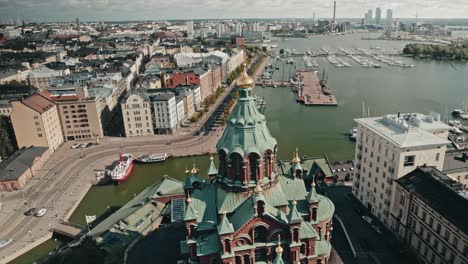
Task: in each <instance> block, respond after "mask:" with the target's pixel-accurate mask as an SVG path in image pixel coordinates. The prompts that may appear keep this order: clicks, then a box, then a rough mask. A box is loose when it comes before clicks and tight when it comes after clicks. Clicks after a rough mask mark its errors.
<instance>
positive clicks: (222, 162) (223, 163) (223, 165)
mask: <svg viewBox="0 0 468 264" xmlns="http://www.w3.org/2000/svg"><path fill="white" fill-rule="evenodd" d="M219 171H220V172H221V175H222V176H224V177H227V176H228V166H227V157H226V152H224V150H220V151H219Z"/></svg>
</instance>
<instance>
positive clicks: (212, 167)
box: [208, 160, 218, 176]
mask: <svg viewBox="0 0 468 264" xmlns="http://www.w3.org/2000/svg"><path fill="white" fill-rule="evenodd" d="M212 175H218V169H216V166H215V164H214V161H213V160H211V162H210V167H209V168H208V176H212Z"/></svg>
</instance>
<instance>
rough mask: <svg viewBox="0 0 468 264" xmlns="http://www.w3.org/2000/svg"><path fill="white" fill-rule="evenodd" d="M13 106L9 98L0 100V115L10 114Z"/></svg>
mask: <svg viewBox="0 0 468 264" xmlns="http://www.w3.org/2000/svg"><path fill="white" fill-rule="evenodd" d="M12 111H13V108H12V107H11V103H10V101H9V100H0V116H10V114H11V112H12Z"/></svg>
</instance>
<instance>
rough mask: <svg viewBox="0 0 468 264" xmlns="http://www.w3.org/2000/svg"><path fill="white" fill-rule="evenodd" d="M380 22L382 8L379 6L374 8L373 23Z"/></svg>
mask: <svg viewBox="0 0 468 264" xmlns="http://www.w3.org/2000/svg"><path fill="white" fill-rule="evenodd" d="M381 23H382V10H380V7H377V8H376V9H375V24H376V25H380V24H381Z"/></svg>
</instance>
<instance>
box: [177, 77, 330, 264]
mask: <svg viewBox="0 0 468 264" xmlns="http://www.w3.org/2000/svg"><path fill="white" fill-rule="evenodd" d="M237 86H238V87H239V93H240V96H239V99H238V102H237V105H236V106H235V108H234V110H233V112H232V113H231V115H230V116H229V118H228V120H227V126H226V129H225V131H224V134H223V136H222V137H221V139H220V140H219V142H218V143H217V146H216V148H217V151H218V158H219V169H216V167H215V165H214V162H213V159H212V160H211V164H210V168H209V171H208V176H209V179H208V180H205V181H201V180H200V178H199V176H198V169H196V168H195V166H194V168H193V169H192V170H191V171H190V172H189V171H187V179H186V182H185V185H184V189H185V193H186V199H187V201H186V202H187V204H186V212H185V216H184V221H185V224H186V227H187V239H186V240H184V241H181V254H182V256H184V258H185V260H186V263H207V264H214V263H225V264H228V263H230V264H252V263H291V264H293V263H294V264H295V263H309V264H310V263H317V264H326V263H328V260H329V256H330V252H331V244H330V238H331V230H332V216H333V213H334V210H335V207H334V205H333V203H332V202H331V201H330V200H329V199H328V198H326V197H324V196H322V195H319V194H317V192H316V190H315V182H314V180H313V175H312V171H313V170H312V168H309V167H308V164H307V163H306V162H304V161H301V159H300V158H299V153H298V152H297V151H296V152H295V153H294V155H293V158H292V160H291V162H280V161H278V160H277V152H278V146H277V142H276V139H275V138H273V137H272V136H271V134H270V131H269V130H268V127H267V124H266V120H265V116H264V115H262V114H261V113H260V112H259V111H258V109H257V106H256V104H255V100H254V97H253V95H252V88H253V86H254V81H253V80H252V78H250V77H249V76H248V75H247V73H246V71H245V69H244V72H243V74H241V76H240V77H239V79H238V80H237ZM305 178H307V179H312V185H311V187H310V190H309V191H307V189H309V188H306V185H305V184H304V179H305Z"/></svg>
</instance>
